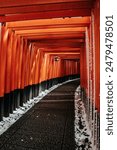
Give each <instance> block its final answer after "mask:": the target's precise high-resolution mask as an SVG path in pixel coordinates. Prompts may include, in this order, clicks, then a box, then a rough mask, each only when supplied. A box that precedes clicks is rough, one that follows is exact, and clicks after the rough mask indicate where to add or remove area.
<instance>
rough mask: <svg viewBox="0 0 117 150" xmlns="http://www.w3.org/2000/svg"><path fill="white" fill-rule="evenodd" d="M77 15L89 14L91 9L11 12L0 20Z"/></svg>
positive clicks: (9, 20)
mask: <svg viewBox="0 0 117 150" xmlns="http://www.w3.org/2000/svg"><path fill="white" fill-rule="evenodd" d="M78 16H82V17H84V16H91V9H78V10H65V11H64V10H60V11H50V12H39V13H27V14H18V15H17V14H16V15H15V14H13V15H6V16H0V22H12V21H23V20H34V19H51V18H65V17H78Z"/></svg>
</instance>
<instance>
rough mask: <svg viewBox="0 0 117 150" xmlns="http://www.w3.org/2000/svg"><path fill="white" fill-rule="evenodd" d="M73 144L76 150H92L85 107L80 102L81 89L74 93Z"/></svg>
mask: <svg viewBox="0 0 117 150" xmlns="http://www.w3.org/2000/svg"><path fill="white" fill-rule="evenodd" d="M74 103H75V121H74V126H75V127H74V128H75V142H76V150H92V137H91V130H90V129H89V124H88V121H87V118H86V113H85V107H84V104H83V102H82V100H81V88H80V86H78V88H77V89H76V91H75V100H74Z"/></svg>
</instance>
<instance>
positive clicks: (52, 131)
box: [0, 81, 78, 150]
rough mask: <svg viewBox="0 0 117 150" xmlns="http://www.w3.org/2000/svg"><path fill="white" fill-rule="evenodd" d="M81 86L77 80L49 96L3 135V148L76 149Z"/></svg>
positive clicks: (1, 142)
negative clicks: (76, 113)
mask: <svg viewBox="0 0 117 150" xmlns="http://www.w3.org/2000/svg"><path fill="white" fill-rule="evenodd" d="M77 86H78V81H73V82H70V83H67V84H64V85H62V86H60V87H58V88H57V89H55V90H54V91H52V92H51V93H49V94H48V95H47V96H45V97H44V98H43V99H42V100H41V101H40V102H39V103H38V104H36V105H35V106H34V107H33V108H31V109H30V110H29V111H28V112H27V113H26V114H25V115H23V117H21V118H20V119H19V120H18V121H17V122H16V123H15V124H14V125H12V126H11V127H10V128H9V129H8V130H7V131H6V132H5V133H4V134H2V135H1V136H0V150H75V140H74V91H75V89H76V88H77Z"/></svg>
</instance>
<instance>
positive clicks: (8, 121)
mask: <svg viewBox="0 0 117 150" xmlns="http://www.w3.org/2000/svg"><path fill="white" fill-rule="evenodd" d="M75 80H78V79H73V80H68V81H66V82H63V83H61V84H57V85H54V86H53V87H51V88H50V89H48V90H45V91H42V92H41V93H39V95H38V96H37V97H34V98H33V99H30V100H29V101H27V102H26V103H24V104H23V107H19V108H16V110H14V111H13V113H12V114H10V115H9V117H3V121H1V122H0V135H1V134H3V133H4V132H5V131H6V130H7V129H8V128H9V127H10V126H11V125H12V124H14V123H15V122H16V121H17V120H18V119H19V118H20V117H21V116H22V115H23V114H25V113H26V112H27V111H28V110H29V109H30V108H31V107H33V106H34V105H35V104H36V103H38V102H39V101H40V100H41V99H42V98H43V97H44V96H46V95H47V94H48V93H50V92H51V91H53V90H54V89H56V88H57V87H59V86H61V85H63V84H66V83H68V82H71V81H75ZM37 117H38V116H37Z"/></svg>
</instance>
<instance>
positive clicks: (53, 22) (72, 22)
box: [6, 17, 91, 30]
mask: <svg viewBox="0 0 117 150" xmlns="http://www.w3.org/2000/svg"><path fill="white" fill-rule="evenodd" d="M90 22H91V20H90V17H79V18H65V19H63V18H58V19H42V20H28V21H16V22H8V23H6V26H7V27H8V28H13V29H14V30H22V29H23V28H24V29H31V28H33V29H34V28H45V29H46V28H57V27H58V26H59V27H61V26H65V27H69V26H71V27H72V26H73V27H75V26H77V27H80V26H82V27H84V26H88V25H89V24H90Z"/></svg>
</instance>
